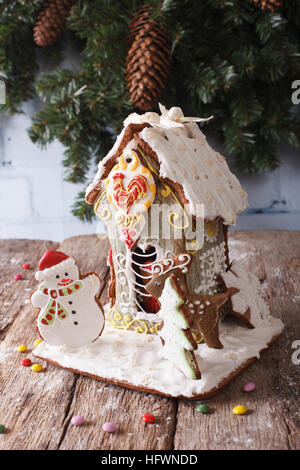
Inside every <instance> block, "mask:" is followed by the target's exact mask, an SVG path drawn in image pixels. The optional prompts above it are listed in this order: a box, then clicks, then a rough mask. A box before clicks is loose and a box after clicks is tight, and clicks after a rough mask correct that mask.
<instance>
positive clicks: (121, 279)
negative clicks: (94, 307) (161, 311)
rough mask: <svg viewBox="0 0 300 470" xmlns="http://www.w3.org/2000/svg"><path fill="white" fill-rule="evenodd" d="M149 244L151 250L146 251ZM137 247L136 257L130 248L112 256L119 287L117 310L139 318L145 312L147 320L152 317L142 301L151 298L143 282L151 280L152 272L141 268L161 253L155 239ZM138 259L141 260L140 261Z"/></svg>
mask: <svg viewBox="0 0 300 470" xmlns="http://www.w3.org/2000/svg"><path fill="white" fill-rule="evenodd" d="M150 246H151V248H152V249H153V251H152V252H151V253H148V252H147V248H148V247H150ZM138 248H140V254H139V257H138V258H137V257H136V256H135V253H134V252H131V251H130V250H127V251H126V254H123V253H117V254H116V255H115V256H114V265H115V271H116V272H115V274H116V280H117V282H118V284H119V286H120V287H121V293H120V301H119V306H118V310H120V313H121V315H123V314H124V315H127V314H130V315H132V316H133V318H135V317H136V315H138V316H139V318H142V319H143V318H145V314H147V315H146V318H147V320H149V319H150V318H151V319H152V317H151V316H149V315H150V314H149V313H148V312H147V310H146V309H145V308H144V306H143V303H144V302H145V299H150V298H151V295H150V294H149V293H147V291H146V290H145V284H147V282H148V281H149V280H151V277H152V274H151V271H148V270H144V271H143V272H141V270H142V269H143V268H145V263H147V261H149V260H150V259H151V262H152V261H153V259H155V260H159V259H161V258H162V255H163V254H162V250H161V248H160V247H159V245H158V243H157V240H156V239H151V240H150V242H149V244H148V243H146V244H145V245H142V246H140V245H138ZM168 254H169V253H168V252H167V253H165V255H166V256H168ZM140 259H142V260H143V261H142V262H140ZM137 278H139V279H141V280H142V283H141V282H139V281H138V280H137ZM146 303H147V302H146ZM153 318H154V316H153ZM155 322H157V318H155Z"/></svg>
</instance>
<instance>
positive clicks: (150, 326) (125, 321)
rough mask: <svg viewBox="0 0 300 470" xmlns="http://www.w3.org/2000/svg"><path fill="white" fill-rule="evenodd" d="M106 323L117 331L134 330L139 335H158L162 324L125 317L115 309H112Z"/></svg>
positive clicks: (129, 316)
mask: <svg viewBox="0 0 300 470" xmlns="http://www.w3.org/2000/svg"><path fill="white" fill-rule="evenodd" d="M106 321H107V322H108V323H109V324H110V325H111V326H112V327H113V328H115V329H116V330H134V331H135V332H136V333H139V334H147V333H148V334H157V332H158V328H159V326H160V325H161V322H152V321H149V320H139V319H137V318H132V316H131V315H123V314H122V313H120V312H119V311H118V310H117V309H116V308H115V307H113V308H111V309H110V311H109V313H108V316H107V318H106Z"/></svg>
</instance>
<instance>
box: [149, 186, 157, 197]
mask: <svg viewBox="0 0 300 470" xmlns="http://www.w3.org/2000/svg"><path fill="white" fill-rule="evenodd" d="M149 189H150V191H151V193H152V197H153V199H154V198H155V194H156V186H155V184H150V185H149Z"/></svg>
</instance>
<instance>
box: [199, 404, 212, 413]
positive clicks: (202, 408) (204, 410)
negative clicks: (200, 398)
mask: <svg viewBox="0 0 300 470" xmlns="http://www.w3.org/2000/svg"><path fill="white" fill-rule="evenodd" d="M196 410H197V411H198V412H199V413H209V412H210V407H209V406H208V405H205V404H202V405H199V406H197V408H196Z"/></svg>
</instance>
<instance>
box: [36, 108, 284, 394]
mask: <svg viewBox="0 0 300 470" xmlns="http://www.w3.org/2000/svg"><path fill="white" fill-rule="evenodd" d="M160 111H161V114H160V115H159V114H157V113H146V114H144V115H138V114H131V115H130V116H129V117H128V118H127V119H126V120H125V121H124V129H123V130H122V132H121V134H120V135H119V136H118V138H117V140H116V143H115V145H114V146H113V148H112V150H111V151H110V152H109V153H108V155H107V156H106V158H104V160H103V161H101V162H100V163H99V169H98V171H97V174H96V176H95V179H94V181H93V183H92V184H91V185H89V187H88V188H87V191H86V200H87V202H88V203H89V204H93V205H94V209H95V213H96V215H97V216H98V217H99V218H100V219H101V220H102V221H104V222H105V224H106V227H107V232H108V237H109V240H110V244H111V249H110V251H109V254H108V264H109V266H110V272H111V279H110V283H109V298H110V303H109V305H106V306H105V308H104V310H105V328H104V330H103V332H102V334H101V336H100V337H99V338H98V339H97V340H96V341H93V342H90V343H89V344H85V345H84V346H83V347H80V348H79V349H78V348H77V349H76V350H74V349H72V350H71V349H69V348H68V347H66V345H65V344H62V345H59V346H56V344H47V343H46V342H43V343H41V344H40V345H39V346H38V347H37V348H36V350H35V353H34V354H35V355H37V356H38V357H42V358H44V359H46V360H48V361H50V362H55V363H56V364H58V365H60V366H62V367H64V368H67V369H69V370H76V371H77V372H80V373H82V374H85V375H89V376H92V377H95V378H97V379H100V380H106V381H109V382H113V383H115V384H118V385H122V386H125V387H129V388H134V389H137V390H145V391H148V392H153V393H159V394H162V395H167V396H173V397H186V398H203V397H206V396H210V395H212V394H213V393H215V392H216V391H218V390H219V389H220V388H222V387H223V386H224V385H226V383H228V382H229V381H230V380H231V379H232V378H233V377H234V376H235V375H236V374H237V373H240V372H241V371H242V370H243V369H244V368H245V367H246V366H247V365H248V364H250V363H251V362H252V361H253V360H254V358H255V357H259V355H260V352H261V351H262V350H263V349H265V348H267V347H268V346H269V345H270V344H271V342H272V341H273V340H274V339H275V338H276V337H277V336H278V335H279V334H280V332H281V330H282V328H283V325H282V323H281V321H280V320H279V319H275V318H273V317H272V316H271V315H270V313H269V309H268V306H267V304H266V303H265V301H264V300H263V297H262V295H261V286H260V283H259V280H258V279H256V277H255V276H254V275H253V274H252V273H248V272H245V271H244V270H243V268H242V266H241V265H240V264H239V262H238V261H233V262H231V260H230V259H229V255H228V241H227V229H228V226H229V225H230V224H235V222H236V218H237V214H238V213H239V212H241V211H243V210H244V209H245V208H246V207H247V195H246V193H245V191H244V190H243V189H242V188H241V186H240V184H239V182H238V180H237V179H236V177H235V176H234V175H233V174H232V173H231V171H230V170H229V168H228V165H227V163H226V160H225V158H224V157H223V156H222V155H220V154H219V153H218V152H216V151H214V150H213V149H212V147H211V146H210V145H209V144H208V143H207V141H206V138H205V136H204V135H203V134H202V132H201V131H200V129H199V127H198V125H197V121H202V119H200V118H192V117H191V118H189V117H185V116H184V115H183V112H182V111H181V109H180V108H172V109H170V110H167V109H166V108H165V107H163V106H160ZM62 302H63V299H62ZM86 305H88V304H86ZM86 305H85V304H84V303H82V308H83V310H86V315H87V314H88V308H87V307H86ZM77 326H78V325H77ZM77 326H76V327H77Z"/></svg>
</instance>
